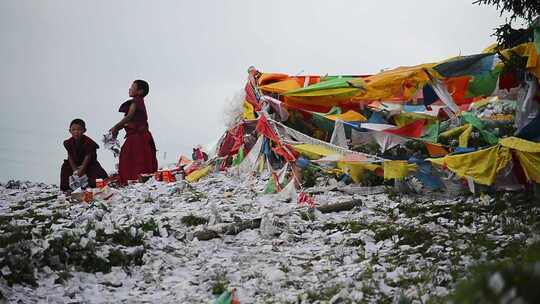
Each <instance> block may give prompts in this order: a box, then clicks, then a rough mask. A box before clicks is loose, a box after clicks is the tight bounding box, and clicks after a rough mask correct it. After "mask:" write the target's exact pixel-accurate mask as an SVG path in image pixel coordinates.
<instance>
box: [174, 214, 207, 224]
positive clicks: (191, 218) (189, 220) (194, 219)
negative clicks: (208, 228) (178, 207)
mask: <svg viewBox="0 0 540 304" xmlns="http://www.w3.org/2000/svg"><path fill="white" fill-rule="evenodd" d="M180 221H181V222H182V224H184V225H186V226H199V225H204V224H206V223H208V220H207V219H205V218H204V217H200V216H196V215H193V214H190V215H186V216H183V217H182V219H181V220H180Z"/></svg>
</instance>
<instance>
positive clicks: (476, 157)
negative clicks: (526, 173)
mask: <svg viewBox="0 0 540 304" xmlns="http://www.w3.org/2000/svg"><path fill="white" fill-rule="evenodd" d="M511 159H512V155H511V154H510V149H508V148H507V147H502V146H500V145H497V146H494V147H491V148H488V149H484V150H479V151H475V152H471V153H465V154H457V155H447V156H445V157H442V158H430V159H428V160H429V161H431V162H432V163H434V164H437V165H439V166H442V167H446V168H448V170H450V171H452V172H454V173H455V174H456V175H458V176H460V177H471V178H472V179H474V181H475V182H477V183H479V184H482V185H491V184H493V182H495V177H496V176H497V173H498V172H499V171H500V170H501V169H503V168H504V167H505V166H506V165H507V164H508V162H509V161H510V160H511Z"/></svg>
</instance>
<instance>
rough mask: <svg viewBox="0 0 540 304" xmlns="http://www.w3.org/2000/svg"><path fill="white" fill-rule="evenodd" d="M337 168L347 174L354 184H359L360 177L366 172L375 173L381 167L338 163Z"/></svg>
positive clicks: (367, 164) (368, 164)
mask: <svg viewBox="0 0 540 304" xmlns="http://www.w3.org/2000/svg"><path fill="white" fill-rule="evenodd" d="M337 167H338V168H340V169H342V170H343V171H344V172H346V173H347V174H349V175H350V176H351V178H352V180H353V181H354V182H355V183H359V182H361V181H362V176H363V175H364V172H366V170H369V171H375V170H377V169H378V168H380V167H381V166H380V165H376V164H370V163H350V162H338V163H337Z"/></svg>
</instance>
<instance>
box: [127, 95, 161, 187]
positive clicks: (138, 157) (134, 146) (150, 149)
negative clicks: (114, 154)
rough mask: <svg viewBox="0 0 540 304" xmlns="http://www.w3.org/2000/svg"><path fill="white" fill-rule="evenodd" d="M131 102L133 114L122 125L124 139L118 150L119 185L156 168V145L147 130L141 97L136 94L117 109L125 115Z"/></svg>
mask: <svg viewBox="0 0 540 304" xmlns="http://www.w3.org/2000/svg"><path fill="white" fill-rule="evenodd" d="M132 103H134V104H135V106H136V110H135V115H134V116H133V118H132V119H131V120H130V121H129V122H128V123H127V124H126V125H125V127H124V129H125V130H126V141H125V142H124V144H123V145H122V149H121V150H120V160H119V165H118V175H119V181H120V184H121V185H126V184H127V182H128V181H129V180H138V179H139V175H140V174H145V173H154V172H156V171H157V168H158V164H157V159H156V145H155V143H154V138H153V137H152V134H151V133H150V131H149V130H148V115H147V114H146V107H145V105H144V99H143V97H140V96H136V97H133V99H130V100H128V101H126V102H124V103H123V104H122V105H121V106H120V109H119V110H118V111H119V112H122V113H124V115H127V114H128V111H129V107H130V106H131V104H132Z"/></svg>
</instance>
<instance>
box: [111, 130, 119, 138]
mask: <svg viewBox="0 0 540 304" xmlns="http://www.w3.org/2000/svg"><path fill="white" fill-rule="evenodd" d="M109 133H111V135H112V136H113V138H116V137H117V136H118V130H117V129H116V128H115V127H112V128H111V129H110V130H109Z"/></svg>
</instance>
